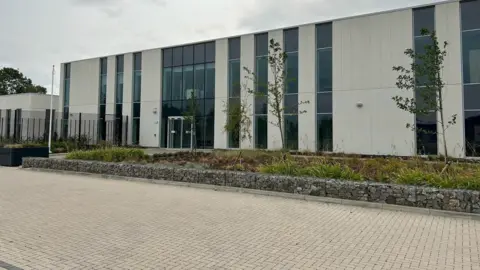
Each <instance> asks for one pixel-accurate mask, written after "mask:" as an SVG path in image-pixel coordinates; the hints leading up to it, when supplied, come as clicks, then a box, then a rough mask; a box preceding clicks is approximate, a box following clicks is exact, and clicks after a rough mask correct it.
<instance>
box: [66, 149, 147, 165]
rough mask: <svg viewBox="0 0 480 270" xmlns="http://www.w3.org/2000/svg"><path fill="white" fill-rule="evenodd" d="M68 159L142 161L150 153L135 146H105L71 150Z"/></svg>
mask: <svg viewBox="0 0 480 270" xmlns="http://www.w3.org/2000/svg"><path fill="white" fill-rule="evenodd" d="M65 158H66V159H81V160H98V161H105V162H122V161H142V160H145V159H147V158H148V155H146V154H145V153H144V151H143V150H141V149H135V148H120V147H118V148H104V149H95V150H87V151H85V150H80V151H74V152H70V153H68V154H67V155H66V157H65Z"/></svg>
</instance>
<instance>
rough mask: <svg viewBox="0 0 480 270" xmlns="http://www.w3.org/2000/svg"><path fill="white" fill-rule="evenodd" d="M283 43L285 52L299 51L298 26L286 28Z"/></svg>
mask: <svg viewBox="0 0 480 270" xmlns="http://www.w3.org/2000/svg"><path fill="white" fill-rule="evenodd" d="M283 43H284V51H285V52H296V51H298V28H295V29H289V30H285V31H284V32H283Z"/></svg>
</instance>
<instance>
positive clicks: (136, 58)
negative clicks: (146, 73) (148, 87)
mask: <svg viewBox="0 0 480 270" xmlns="http://www.w3.org/2000/svg"><path fill="white" fill-rule="evenodd" d="M133 70H142V53H141V52H138V53H134V54H133Z"/></svg>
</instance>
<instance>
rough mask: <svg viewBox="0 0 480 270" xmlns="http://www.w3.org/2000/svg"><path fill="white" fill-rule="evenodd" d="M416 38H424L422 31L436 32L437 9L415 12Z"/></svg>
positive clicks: (424, 9)
mask: <svg viewBox="0 0 480 270" xmlns="http://www.w3.org/2000/svg"><path fill="white" fill-rule="evenodd" d="M413 25H414V26H413V31H414V34H413V35H414V36H416V37H418V36H422V34H421V33H422V29H427V30H428V31H430V32H432V31H434V30H435V7H426V8H420V9H415V10H413Z"/></svg>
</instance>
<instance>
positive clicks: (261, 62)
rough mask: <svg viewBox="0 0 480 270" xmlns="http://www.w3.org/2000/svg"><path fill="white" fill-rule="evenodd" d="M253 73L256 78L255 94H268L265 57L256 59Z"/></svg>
mask: <svg viewBox="0 0 480 270" xmlns="http://www.w3.org/2000/svg"><path fill="white" fill-rule="evenodd" d="M255 72H256V74H255V75H256V76H257V85H256V87H257V92H260V93H263V94H265V95H266V94H267V93H268V59H267V57H266V56H265V57H257V59H256V65H255Z"/></svg>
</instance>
